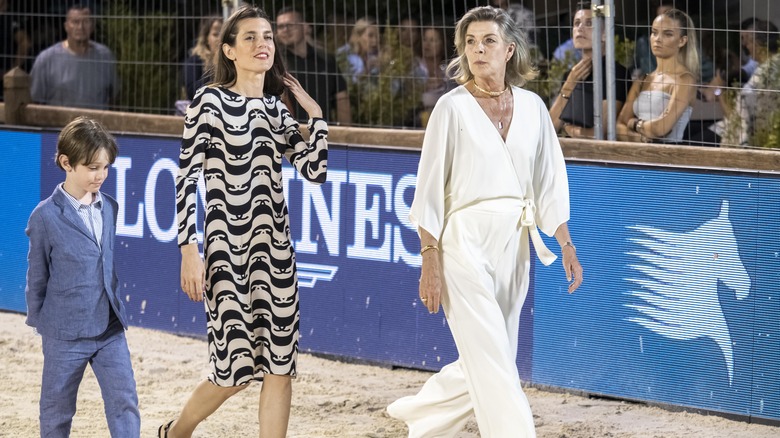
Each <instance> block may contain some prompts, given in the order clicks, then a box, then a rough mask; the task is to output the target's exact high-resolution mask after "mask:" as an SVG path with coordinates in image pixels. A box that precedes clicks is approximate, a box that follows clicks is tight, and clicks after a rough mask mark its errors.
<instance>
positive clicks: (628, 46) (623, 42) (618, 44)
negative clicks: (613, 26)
mask: <svg viewBox="0 0 780 438" xmlns="http://www.w3.org/2000/svg"><path fill="white" fill-rule="evenodd" d="M635 49H636V42H634V41H631V40H630V39H628V38H625V37H623V38H621V37H620V35H615V61H616V62H617V63H618V64H620V65H622V66H623V67H625V68H631V67H632V65H633V64H634V50H635Z"/></svg>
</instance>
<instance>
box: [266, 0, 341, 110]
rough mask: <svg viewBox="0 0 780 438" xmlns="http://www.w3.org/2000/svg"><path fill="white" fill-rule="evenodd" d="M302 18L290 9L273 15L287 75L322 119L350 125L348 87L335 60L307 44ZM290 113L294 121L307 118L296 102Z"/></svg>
mask: <svg viewBox="0 0 780 438" xmlns="http://www.w3.org/2000/svg"><path fill="white" fill-rule="evenodd" d="M307 28H309V25H308V24H307V23H304V22H303V15H302V14H301V13H300V12H299V11H297V10H295V9H292V8H282V9H280V10H279V12H278V13H277V15H276V30H277V33H276V41H277V44H278V46H279V54H280V55H282V56H283V59H284V60H285V64H286V66H287V69H288V70H289V71H290V73H292V74H293V76H295V77H296V78H297V79H298V81H299V82H300V83H301V85H302V86H303V89H304V90H306V92H307V93H309V95H310V96H311V97H312V98H313V99H314V100H315V101H316V102H317V103H318V104H319V105H320V107H321V108H322V113H323V114H324V115H325V119H326V120H327V121H328V122H330V121H336V122H338V123H341V124H350V123H352V111H351V109H350V106H349V94H348V93H347V84H346V82H345V81H344V78H343V77H342V76H341V74H340V73H339V69H338V66H337V65H336V60H335V59H334V58H333V57H332V56H330V55H328V54H327V53H325V52H321V51H318V50H316V49H315V48H314V47H312V45H311V44H309V43H308V42H307V38H306V35H307V33H308V32H307ZM291 103H292V107H291V108H290V110H291V111H292V113H293V115H294V116H295V118H296V119H300V118H301V117H307V114H306V111H304V110H303V108H301V106H300V104H299V103H298V101H297V100H296V99H293V102H291Z"/></svg>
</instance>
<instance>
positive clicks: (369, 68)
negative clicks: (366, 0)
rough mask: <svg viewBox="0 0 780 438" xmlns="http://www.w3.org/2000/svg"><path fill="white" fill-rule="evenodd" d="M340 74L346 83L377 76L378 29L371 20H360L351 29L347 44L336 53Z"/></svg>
mask: <svg viewBox="0 0 780 438" xmlns="http://www.w3.org/2000/svg"><path fill="white" fill-rule="evenodd" d="M336 54H337V56H336V58H337V59H338V60H339V66H340V67H341V72H342V74H344V76H345V78H346V79H347V81H348V82H351V83H355V82H357V81H358V80H359V79H360V78H361V77H362V76H366V75H371V76H375V75H378V74H379V27H378V26H377V25H376V22H375V21H374V20H373V19H371V18H368V17H366V18H361V19H359V20H358V21H357V22H356V23H355V27H353V28H352V34H351V35H350V37H349V43H347V44H346V45H344V46H342V47H340V48H339V49H338V50H337V51H336Z"/></svg>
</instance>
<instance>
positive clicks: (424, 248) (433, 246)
mask: <svg viewBox="0 0 780 438" xmlns="http://www.w3.org/2000/svg"><path fill="white" fill-rule="evenodd" d="M429 249H435V250H436V251H438V250H439V247H438V246H436V245H425V246H423V247H422V249H421V250H420V255H423V254H425V251H428V250H429Z"/></svg>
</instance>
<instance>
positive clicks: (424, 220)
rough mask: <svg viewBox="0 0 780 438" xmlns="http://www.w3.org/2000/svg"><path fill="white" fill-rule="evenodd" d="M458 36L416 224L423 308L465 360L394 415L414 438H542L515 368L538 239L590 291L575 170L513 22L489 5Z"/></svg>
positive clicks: (545, 254) (428, 136) (435, 117)
mask: <svg viewBox="0 0 780 438" xmlns="http://www.w3.org/2000/svg"><path fill="white" fill-rule="evenodd" d="M455 32H456V36H455V45H456V48H457V50H458V55H459V56H458V58H456V59H455V60H454V61H453V63H452V64H451V65H450V69H451V71H454V75H455V77H456V79H457V81H458V83H460V84H461V85H460V86H459V87H458V88H456V89H454V90H452V91H451V92H449V93H447V94H445V95H444V96H442V98H441V99H440V100H439V101H438V103H437V104H436V107H435V108H434V109H433V112H432V113H431V117H430V121H429V124H428V127H427V130H426V132H425V140H424V143H423V149H422V156H421V158H420V165H419V170H418V173H417V191H416V194H415V198H414V201H413V203H412V207H411V213H410V216H411V220H412V222H413V223H414V224H416V226H417V227H418V230H419V234H420V243H421V248H422V249H421V251H420V252H421V254H422V277H421V279H420V300H421V301H422V302H423V303H424V304H425V305H426V306H427V308H428V310H429V311H430V312H431V313H435V312H438V310H439V305H440V304H441V306H442V307H443V309H444V313H445V315H446V317H447V321H448V323H449V326H450V330H451V331H452V335H453V337H454V339H455V343H456V345H457V347H458V352H459V354H460V357H459V359H458V360H457V361H455V362H453V363H451V364H449V365H447V366H445V367H444V368H443V369H442V370H441V371H440V372H439V373H437V374H435V375H434V376H432V377H431V378H430V379H429V380H428V382H427V383H426V384H425V385H424V386H423V388H422V389H421V390H420V392H419V393H418V394H417V395H415V396H411V397H404V398H402V399H400V400H397V401H396V402H394V403H393V404H391V405H390V406H389V407H388V412H389V414H390V415H391V416H393V417H395V418H397V419H400V420H403V421H404V422H406V423H407V425H408V427H409V436H410V437H452V436H455V434H457V433H458V431H460V430H461V429H462V428H463V426H464V424H465V423H466V421H467V420H468V418H469V416H470V415H471V414H472V413H474V414H475V415H476V418H477V423H478V424H479V429H480V433H481V435H482V436H483V437H489V438H521V437H533V436H535V432H534V422H533V417H532V415H531V409H530V406H529V404H528V400H527V399H526V397H525V395H524V394H523V390H522V388H521V386H520V379H519V376H518V371H517V366H516V362H515V359H516V355H517V334H518V333H517V332H518V325H519V317H520V309H521V308H522V306H523V300H524V299H525V296H526V293H527V291H528V278H529V266H530V251H529V235H530V238H531V240H533V242H534V247H535V248H536V253H537V254H538V256H539V258H540V259H541V260H542V262H543V263H544V264H546V265H549V264H550V263H552V262H553V261H554V260H555V258H556V256H555V255H553V254H552V253H551V252H550V251H549V250H548V249H547V248H546V247H545V245H544V243H543V242H542V240H541V237H540V235H539V231H538V229H537V227H538V228H541V230H542V231H543V232H545V233H546V234H547V235H553V234H554V235H555V237H556V239H557V241H558V243H559V244H560V245H561V252H562V254H563V265H564V269H565V271H566V277H567V279H568V280H569V281H571V284H570V285H569V292H573V291H574V290H576V289H577V287H579V285H580V284H581V282H582V267H581V266H580V263H579V261H578V260H577V254H576V249H575V247H574V245H573V244H572V243H571V238H570V236H569V231H568V227H567V225H566V222H567V221H568V219H569V187H568V181H567V177H566V167H565V163H564V160H563V154H562V152H561V148H560V145H559V144H558V139H557V137H556V135H555V128H554V127H553V125H552V122H551V121H550V117H549V114H548V112H547V109H546V108H545V106H544V103H543V102H542V101H541V100H540V99H539V98H538V97H537V96H536V95H535V94H533V93H531V92H528V91H525V90H523V89H521V88H519V87H520V86H521V85H523V84H524V83H525V81H526V80H528V79H530V78H532V77H533V76H534V75H535V73H536V71H535V70H534V69H533V67H532V66H531V64H530V61H529V56H530V55H529V51H528V45H527V43H526V40H525V37H524V36H523V35H522V33H521V32H520V30H519V29H518V28H517V27H516V26H515V24H514V21H513V20H512V19H511V18H510V17H509V15H507V13H506V12H504V11H503V10H501V9H495V8H492V7H479V8H475V9H472V10H471V11H469V12H468V13H466V15H465V16H464V17H463V18H462V19H461V20H460V21H459V22H458V24H457V27H456V30H455Z"/></svg>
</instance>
